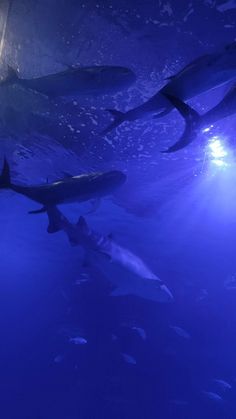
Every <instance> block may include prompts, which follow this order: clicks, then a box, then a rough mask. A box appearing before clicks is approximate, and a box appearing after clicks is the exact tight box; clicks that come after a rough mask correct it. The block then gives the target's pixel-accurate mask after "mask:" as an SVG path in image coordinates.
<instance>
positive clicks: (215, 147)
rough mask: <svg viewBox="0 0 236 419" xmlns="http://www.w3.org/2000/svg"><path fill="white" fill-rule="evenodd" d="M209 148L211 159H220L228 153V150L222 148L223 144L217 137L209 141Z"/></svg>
mask: <svg viewBox="0 0 236 419" xmlns="http://www.w3.org/2000/svg"><path fill="white" fill-rule="evenodd" d="M209 149H210V153H211V157H213V159H222V158H224V157H226V156H227V155H228V152H227V151H226V150H225V149H224V147H223V144H222V142H221V141H220V140H219V139H218V137H213V139H212V141H211V142H210V143H209Z"/></svg>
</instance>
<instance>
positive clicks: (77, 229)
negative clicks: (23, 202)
mask: <svg viewBox="0 0 236 419" xmlns="http://www.w3.org/2000/svg"><path fill="white" fill-rule="evenodd" d="M47 215H48V219H49V225H48V229H47V231H48V233H55V232H57V231H61V230H63V231H64V232H65V233H66V235H67V237H68V239H69V242H70V243H71V245H72V246H81V247H82V248H83V249H84V250H85V253H86V254H87V258H86V259H87V260H89V262H88V263H95V264H96V260H98V263H99V265H101V264H102V263H104V262H106V261H107V262H109V264H110V262H113V263H114V264H116V265H118V266H120V267H122V268H124V269H125V272H129V273H131V274H132V275H131V277H130V275H127V274H126V275H124V274H123V275H121V276H120V275H111V278H110V281H111V283H112V285H113V286H114V287H115V289H112V291H111V293H110V295H111V296H113V297H118V296H127V295H135V296H139V297H141V298H145V299H148V300H151V301H157V302H165V303H167V302H171V301H172V300H173V296H172V294H171V292H170V290H169V289H168V288H167V286H166V285H165V284H164V283H163V282H162V281H161V280H160V279H159V278H158V277H157V276H156V275H155V274H154V273H153V272H152V271H151V270H150V269H149V267H148V266H147V265H146V264H145V263H144V262H143V261H142V259H141V258H140V257H138V256H137V255H135V254H134V253H132V252H131V251H130V250H128V249H126V248H124V247H122V246H120V245H119V244H117V243H116V242H115V241H114V240H113V238H112V237H111V235H109V236H103V235H101V234H99V233H97V232H95V231H93V230H91V229H90V228H89V226H88V224H87V222H86V220H85V218H84V217H83V216H80V218H79V220H78V222H77V224H73V223H71V222H70V221H69V220H68V219H67V218H66V217H65V216H64V215H63V214H62V213H61V212H60V211H59V209H58V208H57V207H56V206H50V207H48V208H47ZM99 256H100V258H99Z"/></svg>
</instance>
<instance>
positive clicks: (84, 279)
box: [75, 273, 89, 285]
mask: <svg viewBox="0 0 236 419" xmlns="http://www.w3.org/2000/svg"><path fill="white" fill-rule="evenodd" d="M88 281H89V275H88V274H86V273H83V274H81V276H80V278H79V279H76V281H75V285H81V284H84V283H85V282H88Z"/></svg>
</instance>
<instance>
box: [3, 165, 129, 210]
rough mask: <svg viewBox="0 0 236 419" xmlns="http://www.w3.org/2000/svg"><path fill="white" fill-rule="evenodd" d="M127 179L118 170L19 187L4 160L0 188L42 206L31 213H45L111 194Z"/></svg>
mask: <svg viewBox="0 0 236 419" xmlns="http://www.w3.org/2000/svg"><path fill="white" fill-rule="evenodd" d="M125 180H126V175H125V174H123V173H122V172H120V171H118V170H113V171H110V172H105V173H89V174H83V175H80V176H72V177H66V178H65V179H62V180H59V181H57V182H53V183H46V184H44V185H36V186H35V185H30V186H24V185H16V184H13V183H12V182H11V178H10V168H9V165H8V163H7V161H6V160H5V161H4V166H3V170H2V174H1V175H0V189H11V190H12V191H14V192H17V193H19V194H21V195H24V196H26V197H28V198H30V199H31V200H33V201H35V202H38V203H40V204H42V205H43V207H42V208H41V209H39V210H35V211H31V212H30V213H31V214H37V213H40V212H45V211H46V208H47V207H48V206H49V205H57V204H63V203H64V204H65V203H69V202H84V201H88V200H90V199H94V198H100V197H102V196H105V195H109V194H111V193H112V192H113V191H114V190H115V189H116V188H118V187H119V186H121V185H122V184H123V183H124V182H125Z"/></svg>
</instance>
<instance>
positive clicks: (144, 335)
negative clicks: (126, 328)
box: [132, 326, 147, 340]
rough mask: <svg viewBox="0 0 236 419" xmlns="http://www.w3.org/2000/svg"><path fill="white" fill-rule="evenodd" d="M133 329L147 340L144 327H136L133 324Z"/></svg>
mask: <svg viewBox="0 0 236 419" xmlns="http://www.w3.org/2000/svg"><path fill="white" fill-rule="evenodd" d="M132 330H134V331H135V332H137V333H138V335H139V336H140V337H141V339H143V340H146V339H147V335H146V332H145V330H144V329H142V328H141V327H136V326H133V327H132Z"/></svg>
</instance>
